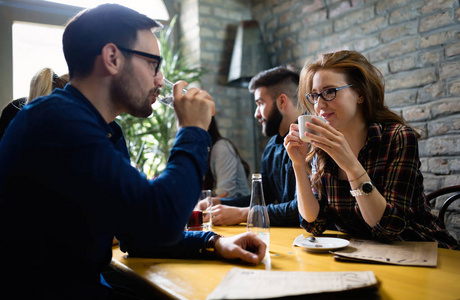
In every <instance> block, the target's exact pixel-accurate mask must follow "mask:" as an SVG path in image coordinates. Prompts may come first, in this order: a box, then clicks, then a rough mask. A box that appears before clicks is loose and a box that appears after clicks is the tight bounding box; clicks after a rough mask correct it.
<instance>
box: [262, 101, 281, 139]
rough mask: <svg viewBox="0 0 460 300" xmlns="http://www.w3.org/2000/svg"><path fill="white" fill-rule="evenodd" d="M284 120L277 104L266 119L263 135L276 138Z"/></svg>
mask: <svg viewBox="0 0 460 300" xmlns="http://www.w3.org/2000/svg"><path fill="white" fill-rule="evenodd" d="M282 120H283V115H281V113H280V111H279V109H278V107H277V106H276V103H275V105H274V106H273V109H272V111H271V112H270V114H269V115H268V116H267V118H266V119H265V127H263V128H262V133H263V134H264V135H265V136H274V135H275V134H278V131H279V128H280V124H281V121H282Z"/></svg>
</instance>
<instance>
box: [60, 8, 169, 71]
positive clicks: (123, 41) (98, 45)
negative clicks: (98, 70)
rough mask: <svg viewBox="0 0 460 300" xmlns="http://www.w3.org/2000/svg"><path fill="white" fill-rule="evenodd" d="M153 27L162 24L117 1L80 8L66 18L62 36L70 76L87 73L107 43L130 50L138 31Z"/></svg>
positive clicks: (159, 26) (160, 26)
mask: <svg viewBox="0 0 460 300" xmlns="http://www.w3.org/2000/svg"><path fill="white" fill-rule="evenodd" d="M154 28H162V25H161V24H160V23H158V22H156V21H155V20H152V19H150V18H149V17H147V16H145V15H143V14H140V13H138V12H137V11H135V10H132V9H129V8H127V7H124V6H121V5H118V4H102V5H99V6H97V7H95V8H91V9H86V10H83V11H81V12H80V13H78V14H77V15H76V16H75V17H74V18H72V19H71V20H70V21H69V23H68V24H67V26H66V28H65V31H64V34H63V36H62V44H63V48H64V56H65V59H66V61H67V66H68V67H69V77H70V79H72V78H73V77H74V76H77V77H84V76H87V75H89V74H90V73H91V71H92V70H93V66H94V59H95V58H96V56H97V55H99V54H101V50H102V48H103V47H104V46H105V45H107V44H108V43H114V44H115V45H117V46H120V47H125V48H128V49H131V48H132V46H133V45H134V43H135V42H136V39H137V31H138V30H144V29H154Z"/></svg>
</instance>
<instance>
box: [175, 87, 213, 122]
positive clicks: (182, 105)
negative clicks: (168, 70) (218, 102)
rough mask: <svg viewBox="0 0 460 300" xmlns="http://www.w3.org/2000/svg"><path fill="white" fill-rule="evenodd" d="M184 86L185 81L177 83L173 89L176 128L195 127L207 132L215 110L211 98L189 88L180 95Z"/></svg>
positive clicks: (201, 91) (205, 93)
mask: <svg viewBox="0 0 460 300" xmlns="http://www.w3.org/2000/svg"><path fill="white" fill-rule="evenodd" d="M186 86H187V83H186V82H185V81H179V82H177V83H176V84H174V87H173V95H174V112H175V113H176V122H177V128H178V129H179V128H182V127H188V126H196V127H200V128H202V129H204V130H206V131H207V130H208V128H209V124H210V123H211V117H212V116H213V115H214V110H215V107H214V102H213V101H212V97H211V95H209V94H208V92H206V91H203V90H199V89H197V88H191V89H190V90H188V92H187V93H186V94H185V95H182V90H183V89H184V88H185V87H186Z"/></svg>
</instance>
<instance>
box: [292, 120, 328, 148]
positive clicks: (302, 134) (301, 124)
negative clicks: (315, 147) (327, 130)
mask: <svg viewBox="0 0 460 300" xmlns="http://www.w3.org/2000/svg"><path fill="white" fill-rule="evenodd" d="M312 117H315V118H318V119H320V120H321V121H323V122H326V119H324V118H323V117H319V116H312V115H301V116H299V118H298V124H299V137H300V139H301V140H302V141H304V142H308V143H309V142H310V141H311V139H310V138H309V137H306V136H305V132H309V133H312V134H318V133H317V132H316V131H314V130H311V129H310V128H308V127H307V126H305V123H307V122H308V123H312V121H311V118H312Z"/></svg>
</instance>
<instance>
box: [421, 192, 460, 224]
mask: <svg viewBox="0 0 460 300" xmlns="http://www.w3.org/2000/svg"><path fill="white" fill-rule="evenodd" d="M448 194H453V195H451V196H449V198H447V199H446V200H445V201H444V203H443V204H442V205H441V209H440V210H439V220H440V221H441V223H442V225H443V226H445V224H444V217H445V214H446V211H447V208H448V207H449V205H451V204H452V202H454V201H455V200H457V199H460V185H454V186H449V187H445V188H442V189H439V190H436V191H434V192H431V193H429V194H428V195H426V199H427V200H428V201H429V202H430V203H432V201H433V202H434V201H435V200H436V198H438V197H439V196H444V195H448ZM432 204H433V203H432ZM432 206H433V207H434V205H432Z"/></svg>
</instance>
